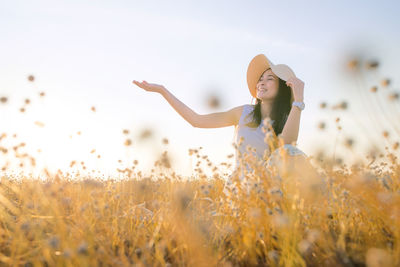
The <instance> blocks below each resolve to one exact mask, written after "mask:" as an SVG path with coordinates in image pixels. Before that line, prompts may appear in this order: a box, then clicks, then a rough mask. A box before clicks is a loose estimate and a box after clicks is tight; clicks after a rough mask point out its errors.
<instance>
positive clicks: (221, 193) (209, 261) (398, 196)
mask: <svg viewBox="0 0 400 267" xmlns="http://www.w3.org/2000/svg"><path fill="white" fill-rule="evenodd" d="M282 155H284V156H285V154H282ZM295 162H296V161H295ZM296 164H297V165H292V166H296V168H295V170H296V172H294V171H293V172H291V171H290V170H291V169H290V168H286V170H289V171H286V172H282V173H279V175H280V176H279V177H280V178H281V179H275V178H276V177H278V176H276V175H275V176H272V175H271V176H268V175H269V174H270V173H256V172H254V173H252V174H249V175H248V176H247V177H248V182H247V184H243V183H240V181H239V180H238V179H237V177H233V178H232V183H233V184H234V185H235V187H234V188H236V189H234V190H230V189H229V188H226V187H225V178H223V177H218V176H215V177H213V178H203V179H182V177H179V176H176V175H175V174H172V175H169V176H168V175H163V177H162V179H161V178H157V175H154V176H153V177H140V175H138V174H137V173H134V174H131V175H130V178H126V179H121V180H107V181H102V180H100V179H94V178H90V177H79V178H78V179H76V178H75V177H71V176H70V175H68V174H63V173H62V172H59V173H56V174H53V175H50V174H49V176H48V177H47V179H45V180H42V179H34V178H32V177H17V176H15V177H12V176H5V175H3V176H2V177H1V183H0V216H1V219H0V262H1V263H2V264H5V265H10V266H166V265H168V266H266V265H267V266H365V264H367V266H398V265H399V264H400V258H399V256H400V249H399V240H400V236H399V235H400V205H399V204H400V183H399V178H398V177H399V174H400V173H399V170H400V166H399V164H398V163H397V162H396V161H393V158H392V164H391V165H390V166H389V171H387V172H382V171H381V170H380V169H379V168H377V167H376V166H375V167H373V166H361V165H357V166H352V168H351V169H350V170H344V169H341V170H333V168H329V166H324V168H323V169H319V171H317V172H315V173H314V176H313V174H312V173H311V172H308V171H309V170H308V171H307V170H306V169H304V168H303V167H304V166H305V164H304V163H296ZM271 170H272V169H271ZM276 170H277V169H273V171H272V172H271V173H275V174H277V172H275V171H276ZM293 170H294V169H293ZM299 170H301V172H299ZM274 177H275V178H274Z"/></svg>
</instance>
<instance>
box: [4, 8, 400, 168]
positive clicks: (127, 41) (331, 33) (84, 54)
mask: <svg viewBox="0 0 400 267" xmlns="http://www.w3.org/2000/svg"><path fill="white" fill-rule="evenodd" d="M399 5H400V4H399V3H398V2H397V1H379V2H378V1H360V0H358V1H334V2H333V1H330V2H328V1H324V2H323V1H301V2H300V1H232V0H230V1H208V0H203V1H197V2H195V1H172V0H171V1H121V0H116V1H40V0H39V1H18V0H17V1H1V2H0V97H1V96H6V97H8V99H9V101H8V103H7V104H6V105H1V104H0V133H1V132H6V133H8V134H9V135H11V134H13V133H18V138H17V140H13V141H8V143H7V144H8V145H10V146H11V145H13V144H14V143H19V142H21V141H23V142H26V143H27V146H26V148H25V150H26V151H29V152H30V153H31V154H32V155H35V156H36V157H37V159H38V163H39V165H42V166H47V167H49V168H51V169H57V168H66V167H68V165H69V162H70V161H71V160H78V161H81V160H82V161H85V162H86V163H87V166H88V167H89V168H90V167H91V168H95V169H97V170H101V171H104V172H108V171H112V170H114V169H115V167H116V166H122V165H124V164H125V163H130V162H131V161H132V160H133V159H138V160H139V162H140V164H139V168H142V169H143V170H145V169H148V168H150V167H151V166H152V164H153V162H154V160H155V159H156V157H157V155H160V154H161V153H162V151H164V150H165V149H167V150H168V151H169V154H170V155H172V156H173V161H172V165H173V167H174V168H175V169H176V171H177V172H178V173H181V174H184V175H187V174H189V173H190V169H191V164H192V165H194V163H191V162H190V160H189V157H188V149H189V148H198V147H200V146H202V147H203V153H204V154H206V155H208V156H209V158H210V159H211V160H212V161H213V162H215V163H220V162H223V161H226V156H227V155H229V154H231V153H234V150H233V147H232V145H231V144H232V142H233V137H234V128H233V127H226V128H218V129H198V128H193V127H192V126H191V125H190V124H189V123H187V122H186V121H185V120H184V119H183V118H181V117H180V115H179V114H178V113H176V112H175V110H174V109H173V108H172V107H170V106H169V104H168V102H167V101H165V100H164V99H163V98H162V96H161V95H158V94H155V93H149V92H145V91H143V90H142V89H140V88H138V87H136V86H135V85H133V84H132V83H131V82H132V80H133V79H136V80H147V81H148V82H154V83H160V84H163V85H164V86H165V87H167V88H168V90H169V91H171V92H172V93H173V94H174V95H175V96H176V97H177V98H178V99H180V100H181V101H182V102H184V103H185V104H187V105H188V106H189V107H190V108H192V109H193V110H194V111H196V112H197V113H200V114H205V113H211V112H218V111H225V110H228V109H230V108H232V107H234V106H238V105H243V104H246V103H247V104H248V103H250V102H251V96H250V93H249V91H248V89H247V84H246V70H247V66H248V63H249V62H250V60H251V59H252V58H253V57H254V56H255V55H257V54H259V53H264V54H266V55H267V56H268V57H269V58H270V59H271V60H272V62H274V63H275V64H279V63H283V64H287V65H289V66H291V67H292V69H293V70H294V71H295V73H296V75H297V77H298V78H300V79H301V80H303V81H304V82H305V89H304V102H305V103H306V109H305V110H304V111H303V112H302V115H301V125H300V132H299V138H298V142H297V144H298V147H299V148H300V149H301V150H303V151H304V152H305V153H306V154H308V155H312V154H313V153H314V151H315V149H316V147H323V148H324V149H325V151H326V152H327V154H328V155H329V154H332V153H333V151H334V147H335V140H336V143H337V146H338V145H339V144H340V143H343V140H344V139H345V138H346V137H347V136H352V137H353V138H354V139H356V145H357V146H356V149H357V150H359V151H361V154H364V152H363V151H364V150H363V149H362V146H361V144H363V143H364V144H366V145H367V144H369V142H370V140H375V141H376V140H378V142H381V144H384V145H385V142H384V141H382V140H381V139H380V138H379V136H380V134H381V131H382V128H385V129H386V128H387V129H388V130H397V128H395V126H393V125H391V123H390V121H391V120H390V118H393V117H390V116H393V114H396V113H394V112H396V111H397V112H398V111H399V110H400V109H399V107H398V106H390V105H385V104H383V103H384V102H379V103H378V102H374V101H375V100H374V98H365V96H366V95H367V94H366V95H363V98H362V97H361V96H360V95H359V94H358V93H360V92H359V91H357V90H356V89H355V88H356V85H355V83H352V82H351V81H349V80H348V79H346V78H345V77H347V76H346V75H345V74H346V73H345V72H344V67H345V66H346V61H347V60H348V59H349V58H350V57H351V56H356V55H359V56H360V57H361V58H362V59H364V60H372V59H377V60H379V61H380V63H381V64H380V67H379V70H378V72H377V73H375V74H377V76H372V77H375V80H374V79H371V80H366V81H365V83H364V84H363V85H364V87H363V88H364V89H365V90H368V89H366V88H368V87H369V86H371V85H374V84H377V83H378V82H379V79H380V78H381V77H389V78H390V79H391V81H392V85H393V86H394V88H391V89H390V90H395V89H396V88H395V87H396V86H397V85H398V84H399V82H398V76H397V77H396V75H398V67H399V64H398V63H397V62H399V60H400V54H399V50H398V47H399V45H400V40H399V34H398V31H397V29H398V28H399V26H400V25H399V24H400V23H399V18H398V10H400V8H399ZM396 71H397V72H396ZM30 74H32V75H34V76H35V78H36V79H35V81H34V82H33V83H30V82H28V81H27V76H28V75H30ZM396 79H397V80H396ZM41 91H44V92H46V97H44V98H39V97H38V92H41ZM209 92H215V93H216V94H218V96H219V97H220V99H221V106H220V107H219V108H218V109H210V108H209V107H207V105H206V103H205V102H206V101H205V98H206V96H207V95H208V93H209ZM379 92H380V91H379ZM381 97H382V99H381V100H380V101H384V99H383V97H385V95H383V93H382V95H381ZM25 98H29V99H31V101H32V103H31V104H30V105H28V106H27V112H25V113H20V112H19V111H18V110H19V108H20V107H22V106H23V102H24V99H25ZM342 100H346V101H348V102H349V105H350V110H348V111H332V110H321V109H320V108H319V104H320V103H321V102H323V101H325V102H327V103H328V105H333V104H336V103H338V102H340V101H342ZM379 105H381V106H384V107H385V108H387V109H386V110H385V112H378V110H379V109H378V108H379ZM391 105H398V103H396V104H391ZM92 106H95V107H96V110H97V111H96V112H95V113H93V112H91V110H90V108H91V107H92ZM357 107H358V108H357ZM366 109H367V110H366ZM381 113H382V114H383V115H382V114H381ZM379 116H383V117H379ZM385 116H386V117H385ZM336 117H341V125H342V126H343V128H344V130H345V131H344V132H342V133H341V134H339V135H337V131H336V128H335V123H334V119H335V118H336ZM371 118H372V119H371ZM322 120H324V121H325V122H326V124H327V129H326V130H325V131H320V130H318V129H317V124H318V122H319V121H322ZM35 121H40V122H43V123H44V124H45V127H43V128H41V127H38V126H36V125H35V124H34V122H35ZM360 123H361V124H360ZM385 123H386V124H385ZM146 127H151V128H152V129H154V132H155V136H154V138H153V139H151V140H147V141H146V142H143V143H141V142H138V141H137V140H136V137H137V136H138V134H139V133H140V131H141V129H143V128H146ZM391 127H392V128H391ZM122 129H129V130H130V131H131V133H130V135H129V137H130V138H132V140H133V145H132V146H130V147H128V148H127V147H125V146H124V145H123V142H124V141H125V138H126V137H125V136H124V135H123V134H122ZM77 131H81V132H82V134H81V135H77V134H76V133H77ZM366 132H368V134H369V135H368V138H367V135H366ZM375 132H376V135H375ZM397 133H398V132H397ZM164 137H166V138H168V139H169V141H170V143H169V145H168V146H164V145H163V144H162V142H161V139H162V138H164ZM336 137H338V139H336ZM369 138H370V139H369ZM379 140H380V141H379ZM13 142H14V143H13ZM388 144H389V143H388ZM39 148H40V149H41V150H42V152H41V153H38V152H37V149H39ZM92 149H96V152H95V153H93V154H90V151H91V150H92ZM336 153H337V155H339V156H342V157H345V156H351V153H349V151H348V150H342V151H341V150H340V149H339V148H337V150H336ZM97 154H101V159H97V158H96V155H97ZM119 159H120V160H122V162H123V163H122V164H120V165H118V164H117V161H118V160H119ZM6 160H7V159H6V158H3V159H0V163H2V164H3V163H4V162H5V161H6ZM229 162H231V163H233V160H232V161H229Z"/></svg>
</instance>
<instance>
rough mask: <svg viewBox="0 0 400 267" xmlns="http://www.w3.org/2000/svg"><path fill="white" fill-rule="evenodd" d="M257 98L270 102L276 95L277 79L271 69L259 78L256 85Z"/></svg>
mask: <svg viewBox="0 0 400 267" xmlns="http://www.w3.org/2000/svg"><path fill="white" fill-rule="evenodd" d="M256 87H257V98H259V99H261V100H272V99H274V98H275V96H276V95H277V94H278V87H279V78H278V76H276V75H275V74H274V73H273V72H272V70H271V69H267V70H266V71H265V72H264V73H263V74H262V75H261V77H260V80H259V81H258V83H257V85H256Z"/></svg>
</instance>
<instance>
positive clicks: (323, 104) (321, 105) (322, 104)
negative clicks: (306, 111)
mask: <svg viewBox="0 0 400 267" xmlns="http://www.w3.org/2000/svg"><path fill="white" fill-rule="evenodd" d="M319 107H320V108H321V109H324V108H326V107H327V104H326V102H322V103H321V104H319Z"/></svg>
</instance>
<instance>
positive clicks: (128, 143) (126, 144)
mask: <svg viewBox="0 0 400 267" xmlns="http://www.w3.org/2000/svg"><path fill="white" fill-rule="evenodd" d="M131 144H132V140H131V139H126V140H125V143H124V145H125V146H130V145H131Z"/></svg>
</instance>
